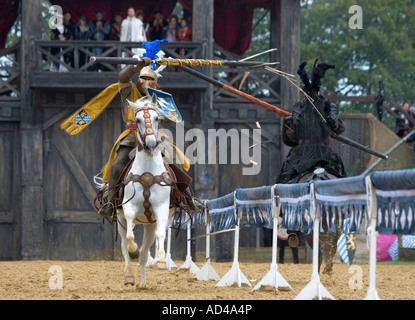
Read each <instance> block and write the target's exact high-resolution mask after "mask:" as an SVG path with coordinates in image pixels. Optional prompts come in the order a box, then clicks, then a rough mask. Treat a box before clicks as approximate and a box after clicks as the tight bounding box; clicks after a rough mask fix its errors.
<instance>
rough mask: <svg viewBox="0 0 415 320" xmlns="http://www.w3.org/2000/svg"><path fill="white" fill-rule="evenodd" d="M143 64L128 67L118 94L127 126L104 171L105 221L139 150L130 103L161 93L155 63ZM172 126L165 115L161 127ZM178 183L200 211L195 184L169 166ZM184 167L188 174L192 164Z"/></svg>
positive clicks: (121, 76) (102, 212) (192, 206)
mask: <svg viewBox="0 0 415 320" xmlns="http://www.w3.org/2000/svg"><path fill="white" fill-rule="evenodd" d="M141 60H142V61H141V62H140V63H139V64H137V65H136V66H131V65H129V66H127V67H126V68H124V69H123V70H122V71H121V72H120V73H119V76H118V91H119V93H120V95H121V113H122V118H123V120H124V122H125V125H126V130H125V131H124V132H123V133H122V134H121V135H120V136H119V138H118V140H117V141H116V143H115V144H114V147H113V149H112V152H111V154H110V157H109V161H108V163H107V164H106V165H105V166H104V168H103V169H102V171H101V172H102V173H103V179H102V180H103V181H104V182H107V183H108V186H107V195H106V197H105V198H106V203H104V204H103V205H102V207H101V208H100V209H99V211H98V213H99V214H100V215H102V216H104V217H108V218H109V217H113V215H114V214H115V212H116V204H115V203H114V200H115V197H116V195H117V193H118V188H117V185H118V184H119V182H120V179H121V175H122V173H123V172H124V170H125V169H126V167H127V165H128V164H129V163H130V161H131V160H132V157H133V156H134V155H135V151H134V150H135V147H136V140H137V139H136V130H135V129H134V123H135V115H134V111H133V109H132V108H131V107H130V105H129V103H128V101H127V100H130V101H136V100H138V99H140V98H141V97H143V96H146V95H148V91H147V89H148V88H151V89H156V90H158V89H159V86H158V83H157V79H158V75H157V73H156V72H157V71H156V72H155V71H153V70H152V69H151V68H150V67H149V65H150V64H151V60H150V59H149V58H147V57H142V58H141ZM137 73H139V78H138V82H137V84H136V85H135V84H133V83H132V81H131V79H132V77H133V76H134V75H135V74H137ZM168 122H171V121H170V120H169V119H167V118H166V117H163V116H162V115H160V116H159V124H162V123H168ZM169 166H170V168H171V169H172V171H173V172H174V175H175V176H176V179H177V186H178V188H179V190H180V192H181V193H182V194H183V195H184V196H185V197H186V200H187V203H188V204H189V207H190V209H192V210H198V208H197V206H196V204H195V202H194V199H193V197H192V195H191V192H190V190H189V185H190V183H191V181H192V179H191V177H189V176H188V175H187V174H186V173H185V172H184V171H183V170H181V169H180V168H179V167H178V166H176V165H175V164H169ZM182 166H183V167H184V168H185V169H186V170H188V169H189V163H186V162H185V163H183V164H182Z"/></svg>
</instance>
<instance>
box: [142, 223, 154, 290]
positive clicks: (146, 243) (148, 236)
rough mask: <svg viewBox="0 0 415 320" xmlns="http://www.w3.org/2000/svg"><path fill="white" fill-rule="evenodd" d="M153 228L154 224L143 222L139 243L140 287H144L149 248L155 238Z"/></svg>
mask: <svg viewBox="0 0 415 320" xmlns="http://www.w3.org/2000/svg"><path fill="white" fill-rule="evenodd" d="M155 230H156V224H155V223H154V224H145V225H144V233H143V243H142V244H141V248H140V259H139V262H140V272H141V281H140V288H145V287H146V267H147V260H148V256H149V249H150V247H151V245H152V244H153V242H154V239H155Z"/></svg>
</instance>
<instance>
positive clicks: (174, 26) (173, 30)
mask: <svg viewBox="0 0 415 320" xmlns="http://www.w3.org/2000/svg"><path fill="white" fill-rule="evenodd" d="M167 21H168V23H169V24H168V26H167V27H166V28H165V35H164V37H163V38H164V39H167V40H168V41H169V42H175V41H176V39H177V37H178V33H179V26H178V23H179V18H178V17H177V15H175V14H172V15H171V16H170V17H169V18H168V19H167Z"/></svg>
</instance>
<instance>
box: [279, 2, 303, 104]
mask: <svg viewBox="0 0 415 320" xmlns="http://www.w3.org/2000/svg"><path fill="white" fill-rule="evenodd" d="M280 4H281V22H280V25H281V30H280V38H281V53H280V54H281V71H284V72H288V73H291V74H295V75H296V74H297V69H298V66H299V65H300V0H280ZM299 97H300V94H299V90H298V89H297V88H296V87H294V86H293V85H292V84H291V83H289V82H288V81H284V80H281V105H282V106H283V108H284V109H285V110H289V111H292V110H291V107H292V106H293V105H294V104H295V103H296V102H298V99H299Z"/></svg>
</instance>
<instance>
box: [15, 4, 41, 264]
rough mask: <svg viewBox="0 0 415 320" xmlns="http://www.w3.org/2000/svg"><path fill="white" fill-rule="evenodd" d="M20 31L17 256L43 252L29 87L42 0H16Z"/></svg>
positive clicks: (37, 135) (35, 118)
mask: <svg viewBox="0 0 415 320" xmlns="http://www.w3.org/2000/svg"><path fill="white" fill-rule="evenodd" d="M20 6H21V12H22V13H21V15H22V32H21V34H22V35H21V53H22V54H21V60H20V66H21V77H20V83H21V86H20V88H21V90H20V93H21V95H20V97H21V131H20V132H21V177H22V179H21V180H22V191H21V224H22V226H21V242H22V243H21V255H22V258H23V259H27V260H31V259H40V258H42V255H43V215H44V212H43V191H42V190H43V188H42V183H43V147H42V129H41V127H40V126H39V119H40V116H41V113H40V112H37V111H39V110H36V106H35V96H34V94H33V92H32V90H31V88H30V73H31V71H32V70H33V69H34V68H35V66H36V63H37V61H38V60H37V58H36V51H35V48H34V43H35V41H36V40H40V39H41V37H42V24H41V23H40V21H42V0H31V1H23V0H22V1H20Z"/></svg>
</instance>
